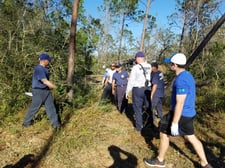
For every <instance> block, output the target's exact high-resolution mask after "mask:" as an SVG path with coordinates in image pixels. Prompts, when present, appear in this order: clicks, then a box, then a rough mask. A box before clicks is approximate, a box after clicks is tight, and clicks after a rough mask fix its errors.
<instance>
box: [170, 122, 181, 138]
mask: <svg viewBox="0 0 225 168" xmlns="http://www.w3.org/2000/svg"><path fill="white" fill-rule="evenodd" d="M170 129H171V135H172V136H177V135H179V126H178V124H176V123H172V125H171V128H170Z"/></svg>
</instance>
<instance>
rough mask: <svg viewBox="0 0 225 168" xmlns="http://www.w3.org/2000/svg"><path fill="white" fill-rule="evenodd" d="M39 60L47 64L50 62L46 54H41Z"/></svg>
mask: <svg viewBox="0 0 225 168" xmlns="http://www.w3.org/2000/svg"><path fill="white" fill-rule="evenodd" d="M39 60H48V61H49V62H51V60H52V58H51V57H50V56H49V55H48V54H45V53H43V54H41V55H39Z"/></svg>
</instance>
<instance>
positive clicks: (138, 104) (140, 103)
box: [132, 87, 151, 131]
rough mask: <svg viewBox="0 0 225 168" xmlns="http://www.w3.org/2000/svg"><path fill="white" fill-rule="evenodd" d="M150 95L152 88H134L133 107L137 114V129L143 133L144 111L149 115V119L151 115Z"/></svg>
mask: <svg viewBox="0 0 225 168" xmlns="http://www.w3.org/2000/svg"><path fill="white" fill-rule="evenodd" d="M150 94H151V91H150V87H148V88H146V87H142V88H138V87H134V88H133V89H132V106H133V110H134V114H135V122H136V129H137V130H138V131H141V129H142V128H143V109H145V111H146V113H148V114H147V115H148V117H149V116H150V114H151V103H150ZM150 117H151V116H150Z"/></svg>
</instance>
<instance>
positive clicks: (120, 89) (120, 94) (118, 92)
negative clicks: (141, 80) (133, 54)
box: [112, 63, 129, 113]
mask: <svg viewBox="0 0 225 168" xmlns="http://www.w3.org/2000/svg"><path fill="white" fill-rule="evenodd" d="M128 77H129V75H128V73H127V71H125V70H123V69H122V65H121V64H120V63H118V64H116V72H115V73H114V74H113V78H112V94H113V95H115V96H116V106H117V109H118V110H119V112H121V113H122V112H125V110H126V107H127V99H126V88H127V81H128Z"/></svg>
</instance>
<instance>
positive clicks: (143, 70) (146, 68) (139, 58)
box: [126, 51, 151, 131]
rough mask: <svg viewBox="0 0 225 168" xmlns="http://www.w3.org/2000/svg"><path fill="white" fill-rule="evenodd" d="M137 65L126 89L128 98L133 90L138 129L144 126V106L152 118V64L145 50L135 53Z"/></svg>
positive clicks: (132, 71)
mask: <svg viewBox="0 0 225 168" xmlns="http://www.w3.org/2000/svg"><path fill="white" fill-rule="evenodd" d="M135 61H136V65H134V66H133V68H132V70H131V73H130V77H129V80H128V84H127V89H126V98H127V99H128V98H129V92H130V91H132V106H133V110H134V114H135V127H136V130H137V131H141V130H142V128H143V116H142V113H143V108H144V109H145V110H146V112H147V114H148V118H149V117H150V118H151V104H150V92H151V83H150V79H151V65H150V64H148V63H147V62H145V55H144V53H143V52H140V51H139V52H137V53H136V55H135Z"/></svg>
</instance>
